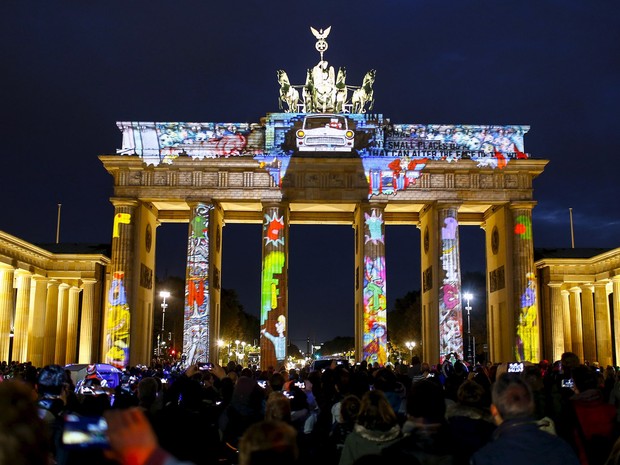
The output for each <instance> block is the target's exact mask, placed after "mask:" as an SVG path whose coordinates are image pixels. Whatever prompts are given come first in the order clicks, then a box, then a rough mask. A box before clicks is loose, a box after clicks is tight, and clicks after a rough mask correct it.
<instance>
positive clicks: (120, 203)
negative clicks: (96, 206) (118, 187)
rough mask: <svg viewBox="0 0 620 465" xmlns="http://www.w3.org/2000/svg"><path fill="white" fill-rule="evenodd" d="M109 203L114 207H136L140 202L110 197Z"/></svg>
mask: <svg viewBox="0 0 620 465" xmlns="http://www.w3.org/2000/svg"><path fill="white" fill-rule="evenodd" d="M110 202H111V203H112V205H114V206H115V207H134V208H135V207H137V206H138V205H139V204H140V202H139V201H138V200H137V199H127V198H124V197H111V198H110Z"/></svg>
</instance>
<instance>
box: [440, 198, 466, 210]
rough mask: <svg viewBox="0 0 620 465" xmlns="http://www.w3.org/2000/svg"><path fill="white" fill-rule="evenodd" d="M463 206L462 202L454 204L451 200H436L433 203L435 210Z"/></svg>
mask: <svg viewBox="0 0 620 465" xmlns="http://www.w3.org/2000/svg"><path fill="white" fill-rule="evenodd" d="M461 205H463V202H455V201H453V200H438V201H437V202H435V207H436V208H437V209H442V210H443V209H446V208H456V209H457V210H458V208H459V207H460V206H461Z"/></svg>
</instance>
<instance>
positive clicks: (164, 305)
mask: <svg viewBox="0 0 620 465" xmlns="http://www.w3.org/2000/svg"><path fill="white" fill-rule="evenodd" d="M159 297H161V298H162V302H161V332H160V333H159V335H158V336H157V356H158V357H161V346H162V343H163V339H164V331H165V326H164V325H165V321H166V308H168V304H167V303H166V299H167V298H169V297H170V292H168V291H161V292H160V293H159Z"/></svg>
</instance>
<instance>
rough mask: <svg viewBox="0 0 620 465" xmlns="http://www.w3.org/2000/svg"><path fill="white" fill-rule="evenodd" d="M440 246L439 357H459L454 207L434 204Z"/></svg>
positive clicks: (460, 326) (460, 324) (460, 323)
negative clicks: (435, 205)
mask: <svg viewBox="0 0 620 465" xmlns="http://www.w3.org/2000/svg"><path fill="white" fill-rule="evenodd" d="M437 214H438V225H439V228H440V230H439V231H438V232H439V233H440V241H439V244H440V246H441V249H440V252H439V254H440V255H439V262H440V264H439V266H440V269H439V315H438V318H439V357H440V360H442V361H443V360H444V359H445V358H446V357H449V354H451V353H455V354H457V355H458V357H459V358H460V359H461V360H463V359H464V357H463V310H462V304H461V262H460V250H459V228H458V207H457V206H453V205H445V206H444V205H439V206H438V207H437Z"/></svg>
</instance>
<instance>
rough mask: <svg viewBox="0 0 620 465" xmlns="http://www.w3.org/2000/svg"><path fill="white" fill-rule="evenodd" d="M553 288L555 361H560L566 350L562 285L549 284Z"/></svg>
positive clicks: (552, 333) (552, 337)
mask: <svg viewBox="0 0 620 465" xmlns="http://www.w3.org/2000/svg"><path fill="white" fill-rule="evenodd" d="M548 286H549V287H550V288H551V302H550V304H551V339H552V344H553V360H551V361H552V362H554V361H555V360H560V358H561V357H562V354H563V353H564V352H565V350H564V325H563V321H564V318H563V316H564V315H563V308H562V283H549V284H548Z"/></svg>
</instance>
